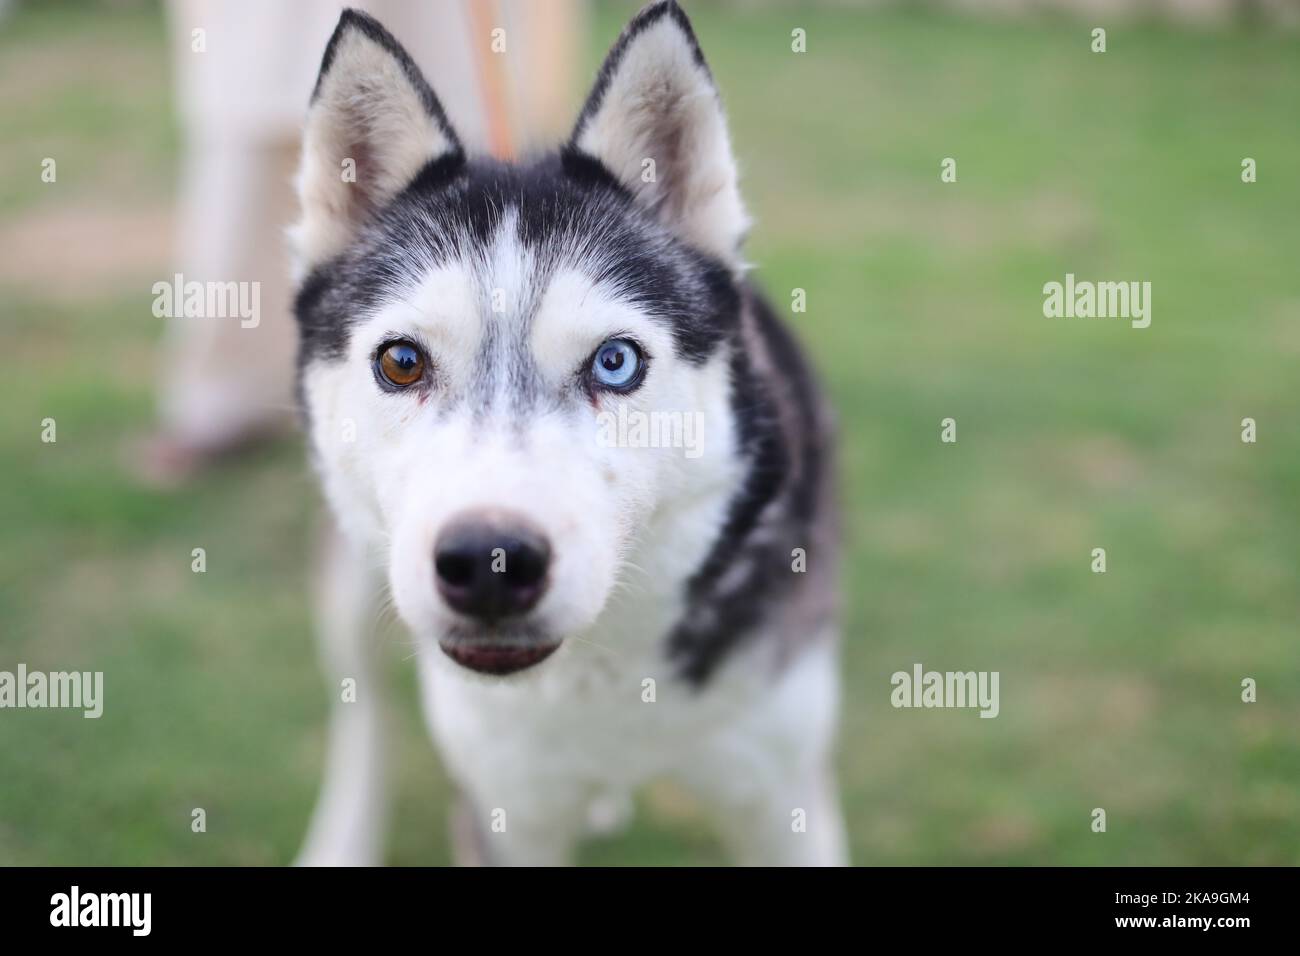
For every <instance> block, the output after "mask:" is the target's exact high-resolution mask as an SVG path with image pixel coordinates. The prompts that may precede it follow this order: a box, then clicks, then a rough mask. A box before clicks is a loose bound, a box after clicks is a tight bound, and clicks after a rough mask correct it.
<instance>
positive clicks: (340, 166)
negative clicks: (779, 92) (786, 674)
mask: <svg viewBox="0 0 1300 956" xmlns="http://www.w3.org/2000/svg"><path fill="white" fill-rule="evenodd" d="M300 191H301V195H302V203H303V217H302V221H301V223H300V225H299V227H298V229H297V233H296V240H297V245H298V251H299V255H300V259H301V265H302V267H303V270H304V273H305V275H306V278H305V280H304V282H303V284H302V288H301V291H300V294H299V297H298V304H297V313H298V319H299V322H300V326H301V331H302V362H301V376H302V378H301V390H302V395H303V400H304V404H305V407H306V411H307V416H308V419H309V421H310V425H311V436H312V443H313V447H314V450H315V453H316V457H317V460H318V462H319V464H320V467H321V471H322V474H323V477H324V481H325V485H326V489H327V492H328V495H329V497H330V499H331V502H332V503H333V505H334V507H335V510H336V512H337V513H338V516H339V518H340V520H342V521H343V522H344V523H345V524H347V525H351V526H352V527H351V529H350V530H353V531H356V532H359V533H361V534H364V535H367V536H369V537H371V538H373V539H377V540H380V541H384V542H386V543H387V546H388V547H387V553H388V556H389V557H388V561H389V565H388V576H389V583H390V586H391V590H392V594H393V597H394V600H395V604H396V607H397V609H398V611H399V613H400V614H401V616H402V618H403V619H404V621H405V622H406V624H407V625H408V626H409V627H410V628H411V630H412V631H413V632H414V633H415V634H416V635H417V636H419V637H420V638H422V639H427V640H431V641H436V642H437V643H438V644H439V645H440V646H441V648H442V649H443V650H444V651H445V652H446V654H447V655H448V656H449V657H450V658H452V659H453V660H455V661H456V662H457V663H459V664H462V665H464V666H466V667H469V668H472V669H474V670H479V671H483V672H488V673H493V674H503V673H509V672H511V671H515V670H520V669H522V668H526V667H528V666H530V665H532V664H535V663H537V662H538V661H540V660H542V659H544V658H545V657H547V656H548V655H549V654H550V653H551V651H553V650H554V649H555V647H556V646H558V644H559V642H560V641H561V640H562V639H563V638H565V637H566V636H570V635H574V634H579V633H581V632H582V631H584V630H585V629H587V628H589V627H590V626H591V625H592V624H593V622H595V621H596V619H597V617H598V616H599V615H600V613H601V612H602V610H603V609H605V608H606V605H607V602H608V601H609V598H610V594H611V592H612V590H613V589H614V588H615V587H616V584H617V583H618V582H619V579H620V578H621V577H622V576H623V574H624V572H625V569H626V567H627V563H626V562H627V560H628V556H629V554H631V553H633V552H634V551H635V546H636V543H637V541H638V536H639V534H640V533H641V532H642V531H643V530H644V529H645V528H646V527H647V525H648V524H650V523H651V522H653V521H654V519H655V516H656V515H657V514H659V513H661V512H662V510H663V509H665V508H680V509H684V510H689V509H690V508H692V507H700V503H701V502H705V501H708V500H712V498H713V497H717V496H722V495H725V494H726V493H728V491H729V483H734V481H735V480H736V475H735V474H734V470H733V468H732V467H731V466H730V465H729V463H730V462H731V461H732V460H733V455H732V451H733V447H732V443H733V441H734V439H733V436H732V434H731V428H730V421H731V412H730V380H729V362H728V356H729V354H730V350H731V347H732V344H733V342H734V340H735V337H736V336H737V335H738V334H739V333H738V315H739V295H740V293H739V291H738V286H737V284H736V277H737V275H738V274H739V272H740V269H741V266H740V261H739V258H738V255H739V254H738V246H739V243H740V240H741V237H742V234H743V231H744V228H745V216H744V212H743V209H742V206H741V203H740V198H739V194H738V192H737V189H736V171H735V165H734V162H733V160H732V156H731V150H730V147H729V144H728V138H727V132H726V127H725V122H724V119H723V115H722V111H721V107H720V105H719V101H718V97H717V93H716V91H715V89H714V87H713V83H712V80H711V78H710V76H709V72H708V69H707V67H706V66H705V65H704V61H703V59H702V57H701V55H700V53H699V49H698V47H697V46H696V43H695V39H694V37H693V35H692V33H691V31H690V27H689V25H688V23H687V21H686V18H685V16H684V14H682V12H681V11H680V9H679V8H678V7H677V6H676V4H673V3H660V4H657V5H655V6H653V7H650V8H648V9H647V10H646V11H644V12H643V13H642V14H641V15H640V16H638V17H637V18H636V20H634V21H633V23H632V24H631V25H630V26H629V27H628V29H627V31H625V33H624V35H623V37H622V38H621V39H620V41H619V43H618V44H617V46H616V47H615V48H614V50H613V51H612V52H611V54H610V57H609V59H608V61H607V62H606V64H605V66H604V68H603V69H602V71H601V74H600V77H599V79H598V81H597V84H596V88H595V89H594V90H593V92H592V94H591V97H590V98H589V100H588V102H587V105H586V107H585V108H584V110H583V112H582V114H581V116H580V118H579V120H578V123H577V126H576V129H575V131H574V134H573V136H572V138H571V140H570V142H569V143H568V144H567V146H566V147H565V148H564V149H563V150H562V151H561V152H560V154H559V155H557V156H553V157H549V158H546V159H544V160H541V161H538V162H535V163H532V164H529V165H526V166H514V165H506V164H501V163H495V162H491V161H487V160H478V159H468V158H467V157H466V156H465V154H464V151H463V149H462V147H461V145H460V142H459V140H458V138H457V136H456V134H455V132H454V131H453V130H452V129H451V128H450V126H449V125H448V123H447V120H446V118H445V115H444V113H443V111H442V109H441V107H440V105H439V103H438V101H437V99H436V97H435V95H434V93H433V92H432V91H431V90H430V89H429V87H428V86H427V84H426V83H425V81H424V79H423V78H422V76H421V75H420V73H419V70H418V69H417V68H416V67H415V66H414V64H413V63H412V62H411V60H410V59H409V57H407V55H406V54H405V53H404V52H403V51H402V50H401V48H400V47H399V46H398V45H397V44H396V42H395V41H394V40H393V39H392V38H391V37H390V36H389V35H388V34H387V33H385V32H384V31H383V29H382V28H381V27H379V25H378V24H376V23H375V22H374V21H373V20H371V19H369V18H367V17H365V16H364V15H360V14H355V13H351V12H348V13H345V14H344V16H343V19H342V20H341V21H340V23H339V27H338V29H337V30H336V31H335V34H334V37H333V38H332V39H331V41H330V44H329V47H328V49H327V51H326V54H325V59H324V62H323V64H322V67H321V75H320V79H319V81H318V84H317V88H316V92H315V94H314V96H313V100H312V106H311V109H310V112H309V117H308V123H307V130H306V137H305V142H304V155H303V167H302V172H301V176H300ZM710 426H712V427H710ZM638 428H639V429H640V430H639V431H638ZM665 439H666V440H665ZM701 515H702V517H703V518H704V520H703V523H704V524H706V525H707V524H708V522H709V519H717V515H716V512H708V511H707V509H705V510H704V511H702V512H701ZM712 530H716V528H714V529H712ZM702 533H708V532H707V531H706V532H702ZM682 547H683V549H684V550H685V551H687V552H688V553H687V554H686V555H684V557H686V558H687V559H688V560H689V559H691V558H692V557H693V554H692V552H691V548H692V546H691V544H690V543H689V542H684V543H683V545H682ZM614 623H617V622H614Z"/></svg>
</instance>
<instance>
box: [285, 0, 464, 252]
mask: <svg viewBox="0 0 1300 956" xmlns="http://www.w3.org/2000/svg"><path fill="white" fill-rule="evenodd" d="M464 156H465V153H464V149H463V148H462V147H461V144H460V140H459V139H458V138H457V136H456V133H455V132H454V131H453V130H452V128H451V124H450V123H448V122H447V116H446V114H445V113H444V112H443V109H442V105H441V104H440V103H439V102H438V98H437V97H436V96H434V95H433V90H431V89H430V88H429V84H428V82H427V81H426V80H425V79H424V75H423V74H422V73H421V72H420V68H419V67H418V66H416V65H415V62H414V61H413V60H412V59H411V57H410V55H409V54H407V52H406V51H405V50H404V49H402V47H401V44H399V43H398V42H397V41H396V40H394V39H393V37H392V35H391V34H390V33H389V32H388V31H387V30H385V29H384V28H383V27H382V26H380V25H379V22H378V21H377V20H375V19H374V18H373V17H370V16H367V15H366V14H364V13H360V12H358V11H356V10H350V9H349V10H344V11H343V15H342V16H341V17H339V23H338V26H337V27H335V28H334V35H333V36H332V37H330V41H329V45H328V46H326V47H325V57H324V59H323V60H322V61H321V66H320V76H318V77H317V79H316V89H315V91H314V92H313V93H312V98H311V106H310V108H309V110H308V112H307V125H306V130H305V132H304V134H303V144H302V162H301V166H300V167H299V172H298V198H299V200H300V202H301V204H302V218H301V219H300V220H299V223H298V226H297V228H296V229H295V230H294V241H295V247H296V252H297V256H298V260H299V261H298V265H299V268H300V269H301V270H302V271H304V272H305V271H308V270H310V269H311V268H312V267H314V266H316V265H318V264H319V263H321V262H323V261H325V260H326V259H328V258H330V257H331V256H334V255H336V254H337V253H339V252H341V251H342V250H343V249H344V247H346V245H347V244H348V242H349V241H350V240H351V238H352V237H353V236H354V235H355V233H356V231H357V229H358V228H359V227H360V225H361V224H362V223H363V222H365V220H366V219H367V218H368V217H369V216H370V215H371V214H372V213H373V212H374V211H375V210H377V209H379V208H381V207H382V206H383V205H385V204H386V203H387V202H388V201H389V200H390V199H392V198H393V197H394V196H396V195H397V194H398V193H399V192H400V191H401V190H402V188H403V187H405V186H406V185H407V184H408V183H410V181H411V180H412V179H413V178H415V175H416V173H418V172H419V171H420V170H421V169H423V168H424V167H425V165H426V164H428V163H429V162H431V161H435V160H437V161H441V162H446V163H448V164H455V165H459V164H460V163H463V162H464Z"/></svg>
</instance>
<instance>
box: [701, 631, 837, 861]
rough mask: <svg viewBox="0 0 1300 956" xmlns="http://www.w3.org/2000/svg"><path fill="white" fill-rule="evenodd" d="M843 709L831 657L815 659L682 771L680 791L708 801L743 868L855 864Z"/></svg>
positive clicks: (818, 653) (799, 666) (822, 652)
mask: <svg viewBox="0 0 1300 956" xmlns="http://www.w3.org/2000/svg"><path fill="white" fill-rule="evenodd" d="M837 709H838V701H837V677H836V665H835V654H834V650H833V647H831V646H830V645H827V646H826V647H825V648H824V649H822V648H816V649H812V650H810V651H809V652H807V653H806V654H805V655H804V656H803V659H802V660H800V661H797V662H795V663H794V664H793V665H792V667H791V669H790V671H789V672H787V674H786V675H784V677H783V678H782V680H781V681H779V682H778V684H777V685H776V686H775V687H773V688H772V689H771V691H770V692H769V693H765V694H763V695H762V697H761V698H760V699H758V700H756V701H755V703H754V706H753V708H752V709H751V711H750V712H749V713H747V714H746V715H744V716H743V717H742V718H741V719H740V720H738V721H736V722H735V723H733V724H732V725H730V726H728V727H726V728H724V729H723V730H721V731H720V732H719V733H717V734H715V735H713V736H711V737H710V738H708V739H707V740H706V741H704V742H703V743H702V744H701V746H700V747H699V748H697V749H696V750H694V751H693V753H692V754H691V756H690V759H689V760H688V761H687V762H686V763H685V764H684V766H683V768H682V770H681V774H680V776H681V780H682V782H683V783H684V784H685V785H686V786H687V787H688V788H689V789H691V790H692V791H694V792H695V793H696V794H697V795H698V796H699V797H700V798H701V799H702V800H703V802H704V804H705V807H706V811H707V812H708V813H709V815H710V816H711V818H712V819H713V821H714V823H715V825H716V826H717V828H718V831H719V833H720V834H721V836H722V838H723V841H724V843H725V844H726V845H727V847H728V849H729V850H730V852H731V854H732V856H733V859H735V861H736V862H738V863H740V864H742V865H748V866H755V865H758V866H843V865H846V864H847V863H848V848H847V843H846V839H845V832H844V818H843V815H842V813H841V811H840V803H839V792H838V789H837V786H836V780H835V772H834V769H833V767H832V759H831V752H832V749H833V741H834V732H835V716H836V712H837Z"/></svg>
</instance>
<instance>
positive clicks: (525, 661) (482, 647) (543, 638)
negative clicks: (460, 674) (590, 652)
mask: <svg viewBox="0 0 1300 956" xmlns="http://www.w3.org/2000/svg"><path fill="white" fill-rule="evenodd" d="M559 646H560V642H559V641H558V640H555V639H554V638H552V637H550V636H547V635H542V634H537V633H533V632H531V631H527V632H524V633H519V634H514V633H500V632H478V631H474V632H466V631H465V630H464V629H462V628H455V629H454V630H452V631H451V632H450V633H448V634H445V635H444V636H443V637H442V638H440V639H439V641H438V647H440V648H441V649H442V652H443V653H444V654H446V655H447V656H448V657H450V658H451V659H452V660H453V661H455V662H456V663H457V664H459V665H460V666H461V667H467V668H469V669H470V670H472V671H478V672H479V673H480V674H491V675H493V676H497V677H500V676H502V675H505V674H513V673H515V672H517V671H522V670H527V669H528V668H530V667H533V666H535V665H537V664H540V663H541V662H542V661H544V660H546V658H548V657H550V656H551V655H552V654H554V653H555V651H556V649H557V648H558V647H559Z"/></svg>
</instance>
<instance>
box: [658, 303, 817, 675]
mask: <svg viewBox="0 0 1300 956" xmlns="http://www.w3.org/2000/svg"><path fill="white" fill-rule="evenodd" d="M747 300H748V304H749V305H750V308H751V312H750V314H751V315H752V316H753V318H754V322H755V332H756V333H757V335H758V338H759V339H760V341H761V343H762V346H763V348H764V350H765V351H766V352H767V354H768V355H769V356H770V358H771V360H772V362H773V364H774V366H775V369H774V371H773V372H772V373H769V374H768V375H767V376H763V375H761V374H760V373H759V371H758V370H757V369H756V368H755V367H754V364H753V362H752V360H751V353H750V351H749V350H748V349H746V348H744V347H741V345H740V343H736V347H735V351H734V352H733V353H732V364H731V368H732V398H731V404H732V409H733V411H734V413H735V415H736V422H737V428H738V431H739V438H740V448H741V454H742V455H743V456H744V457H745V458H746V459H747V460H748V463H749V464H748V470H747V473H746V477H745V480H744V482H743V484H742V486H741V488H740V491H739V492H738V493H737V495H736V497H735V498H734V499H733V500H732V502H731V505H730V508H729V511H728V515H727V520H726V523H725V525H724V527H723V530H722V533H721V534H720V535H719V536H718V539H717V540H716V541H715V542H714V543H713V548H712V550H711V551H710V552H709V554H708V556H707V557H706V558H705V560H704V563H703V564H702V565H701V566H700V568H699V569H698V570H697V571H696V573H695V574H694V575H693V576H692V578H691V580H690V581H689V582H688V583H687V589H686V594H687V607H686V611H685V613H684V614H683V616H682V620H681V621H680V622H679V624H678V625H677V627H676V628H675V629H674V631H673V633H672V635H671V636H670V638H669V642H668V651H669V656H670V658H671V659H672V661H673V662H674V664H675V665H676V666H677V668H678V670H679V673H681V674H682V675H683V676H684V677H685V678H686V679H687V680H688V681H689V682H690V683H692V684H693V685H695V686H696V687H697V688H698V687H702V686H703V685H704V684H705V683H706V682H707V681H708V679H709V677H710V676H712V674H713V673H714V671H715V670H716V669H717V667H718V665H719V664H721V663H722V661H723V660H724V659H725V658H726V657H727V655H728V653H729V652H730V651H731V650H732V649H733V648H734V647H736V646H737V645H738V644H740V643H742V642H743V641H744V640H745V638H747V637H749V636H751V635H752V634H753V632H754V628H755V626H756V625H757V624H759V623H760V622H761V621H763V619H764V618H765V617H766V616H767V615H768V612H769V611H770V609H771V608H772V607H773V605H774V603H775V602H778V601H780V600H782V599H785V598H787V597H788V596H789V594H790V592H791V591H792V590H793V589H794V588H795V587H797V586H801V585H804V584H805V583H806V582H805V581H804V576H803V575H800V574H795V573H794V572H793V571H792V570H791V566H790V563H791V550H792V549H793V548H795V547H807V546H808V545H809V544H810V542H811V541H812V539H813V537H814V531H813V525H814V522H815V520H816V519H817V518H818V517H819V516H818V514H817V509H818V507H819V506H822V507H825V506H826V504H825V503H824V502H822V501H821V500H820V494H819V492H820V489H821V487H822V484H823V480H824V469H825V467H826V462H825V460H824V459H825V453H824V448H825V446H826V444H827V442H828V441H829V437H828V435H827V434H826V432H827V428H826V425H825V424H824V423H823V422H822V421H821V420H820V416H819V413H818V406H817V394H816V390H815V388H814V385H813V379H812V373H811V371H810V369H809V367H808V365H807V363H806V361H805V359H804V358H803V355H802V353H801V351H800V349H799V347H798V344H797V343H796V342H795V340H794V338H793V336H791V335H790V333H789V332H788V331H787V330H786V328H785V327H784V326H783V325H782V324H781V322H780V320H778V319H777V317H776V316H775V314H774V313H773V312H772V311H771V309H770V308H769V307H768V305H767V304H766V303H765V302H763V301H762V300H761V299H760V298H759V297H758V296H757V295H756V294H753V293H752V292H750V293H749V294H748V296H747ZM778 389H788V392H787V394H784V395H782V394H779V393H778ZM783 404H784V405H788V406H790V410H792V412H793V415H792V416H791V417H792V419H793V421H792V422H785V423H783V421H782V418H781V415H780V406H781V405H783ZM733 568H739V569H740V571H739V572H738V573H733Z"/></svg>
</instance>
